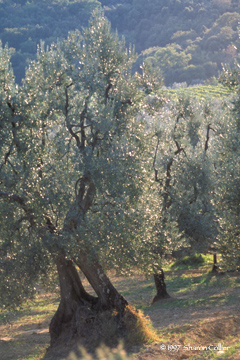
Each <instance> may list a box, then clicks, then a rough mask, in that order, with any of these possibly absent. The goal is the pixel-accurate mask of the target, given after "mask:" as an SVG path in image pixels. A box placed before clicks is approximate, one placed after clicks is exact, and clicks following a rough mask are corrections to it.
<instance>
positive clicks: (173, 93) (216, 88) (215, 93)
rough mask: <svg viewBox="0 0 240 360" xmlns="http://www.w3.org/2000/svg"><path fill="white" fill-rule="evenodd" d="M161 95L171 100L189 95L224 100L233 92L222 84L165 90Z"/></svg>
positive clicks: (161, 91)
mask: <svg viewBox="0 0 240 360" xmlns="http://www.w3.org/2000/svg"><path fill="white" fill-rule="evenodd" d="M159 93H160V94H162V95H163V96H167V97H169V98H170V99H177V98H178V96H179V95H182V94H185V95H187V94H189V95H191V96H192V97H197V98H199V99H203V98H212V99H224V98H226V97H228V96H231V95H232V92H231V91H230V90H229V89H228V88H226V87H224V86H223V85H221V84H218V85H199V86H190V87H187V88H178V89H163V90H160V91H159Z"/></svg>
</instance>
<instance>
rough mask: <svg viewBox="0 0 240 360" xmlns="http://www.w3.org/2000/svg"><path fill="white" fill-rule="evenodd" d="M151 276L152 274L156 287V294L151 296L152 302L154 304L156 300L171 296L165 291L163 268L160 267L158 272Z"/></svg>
mask: <svg viewBox="0 0 240 360" xmlns="http://www.w3.org/2000/svg"><path fill="white" fill-rule="evenodd" d="M153 276H154V281H155V286H156V289H157V295H156V296H155V297H154V298H153V301H152V303H153V304H154V303H155V302H156V301H158V300H162V299H168V298H170V297H171V296H170V295H169V294H168V292H167V286H166V284H165V280H164V278H165V277H164V272H163V269H161V270H160V272H159V273H157V274H154V275H153Z"/></svg>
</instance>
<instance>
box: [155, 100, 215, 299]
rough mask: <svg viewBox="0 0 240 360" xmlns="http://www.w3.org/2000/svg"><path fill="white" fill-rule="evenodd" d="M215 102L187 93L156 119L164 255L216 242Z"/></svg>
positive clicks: (188, 252)
mask: <svg viewBox="0 0 240 360" xmlns="http://www.w3.org/2000/svg"><path fill="white" fill-rule="evenodd" d="M213 106H215V105H211V104H209V103H208V102H204V101H199V100H197V99H193V98H190V97H185V96H183V97H180V98H179V99H178V100H177V101H176V102H172V103H167V104H166V105H165V106H164V107H163V108H162V109H161V111H159V112H156V114H155V118H154V119H153V131H154V134H155V136H154V139H155V141H156V144H155V150H154V161H153V166H154V171H155V181H156V182H157V183H158V186H159V194H158V198H159V199H160V200H159V201H160V203H161V211H160V214H161V215H160V218H159V224H158V229H159V234H165V237H163V236H162V237H160V236H159V242H158V248H157V249H159V253H161V254H162V255H163V257H164V255H165V256H166V255H174V256H175V257H178V258H179V257H184V256H186V255H192V254H195V253H202V252H205V251H207V250H208V249H209V247H210V246H212V245H213V243H214V242H215V241H216V237H217V234H218V227H217V217H216V215H215V208H214V206H213V203H212V201H213V190H214V183H215V180H214V178H215V173H214V161H215V160H214V159H215V156H214V148H213V144H214V138H215V132H216V130H215V125H214V124H215V121H216V120H215V114H216V113H217V111H216V109H215V107H213ZM213 109H214V110H215V113H214V111H213ZM219 111H220V110H219ZM160 219H161V220H160ZM156 236H158V233H157V234H156ZM156 243H157V240H156ZM163 265H164V263H163ZM160 298H161V296H160V295H159V297H158V299H160ZM156 300H157V299H156Z"/></svg>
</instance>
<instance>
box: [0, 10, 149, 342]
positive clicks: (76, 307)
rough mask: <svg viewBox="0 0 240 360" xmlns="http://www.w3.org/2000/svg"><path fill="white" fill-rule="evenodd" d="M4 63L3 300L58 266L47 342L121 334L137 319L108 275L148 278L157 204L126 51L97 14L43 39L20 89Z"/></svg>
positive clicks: (19, 296) (5, 60) (4, 55)
mask: <svg viewBox="0 0 240 360" xmlns="http://www.w3.org/2000/svg"><path fill="white" fill-rule="evenodd" d="M9 58H10V54H9V51H8V49H7V48H5V49H2V48H1V74H0V76H1V99H0V100H1V113H0V116H1V124H0V126H1V135H0V142H1V149H0V155H1V160H0V186H1V190H0V201H1V203H0V205H1V206H0V215H1V238H0V246H1V248H0V251H1V255H2V256H1V265H2V266H1V284H0V286H1V294H2V299H1V300H2V301H3V303H4V305H5V306H7V305H9V304H10V303H11V302H12V301H13V299H14V300H15V304H16V303H20V302H21V301H22V300H23V299H25V298H26V297H27V296H29V295H30V294H31V293H32V289H33V286H34V285H35V284H36V282H37V281H38V280H39V278H41V279H44V278H45V279H48V275H49V274H51V273H52V271H53V269H54V268H57V271H58V276H59V283H60V294H61V300H60V304H59V307H58V310H57V312H56V314H55V315H54V317H53V319H52V321H51V324H50V336H51V347H52V348H53V347H54V346H56V345H59V344H65V343H66V341H71V340H72V339H73V338H75V337H78V338H79V337H80V338H82V339H83V341H84V339H85V343H87V342H89V338H90V337H91V336H92V337H95V343H96V344H97V343H99V342H101V341H105V340H106V339H108V340H109V341H111V338H112V341H113V342H114V341H115V340H114V332H115V333H116V335H117V337H123V338H125V339H126V338H127V335H128V334H129V331H130V332H132V333H134V334H135V332H136V331H135V330H133V329H135V327H137V323H138V320H137V316H136V315H135V314H134V312H131V311H130V310H129V307H128V303H127V301H126V299H125V298H124V297H123V296H122V295H121V294H120V293H119V292H118V291H117V290H116V288H115V287H114V286H113V284H112V282H111V281H110V279H109V277H108V276H107V275H106V269H109V268H110V269H117V270H118V272H120V271H128V270H129V269H130V268H131V267H132V266H133V265H140V266H142V267H143V268H145V269H146V271H147V269H148V267H149V265H150V264H151V250H149V248H148V243H149V242H148V241H146V240H147V239H148V234H147V232H148V231H149V232H151V230H152V228H151V224H152V223H154V221H152V218H153V217H154V215H153V213H152V211H150V210H152V207H153V206H155V205H153V204H154V201H155V200H154V196H153V195H154V182H152V185H149V182H148V183H146V181H145V180H146V178H147V177H148V171H149V170H150V168H151V166H150V163H149V160H148V151H146V147H145V145H144V141H143V137H144V132H143V131H142V130H143V128H144V126H143V124H142V122H141V121H140V119H139V118H138V117H137V116H136V114H137V112H138V109H139V106H140V103H141V97H142V94H143V92H140V88H141V77H140V76H132V64H133V62H134V60H135V55H134V52H133V50H132V49H131V48H129V49H125V44H124V41H120V40H119V39H118V36H117V34H113V33H111V29H110V25H109V23H108V22H107V21H106V20H105V18H104V17H103V15H102V13H101V12H98V13H97V14H95V16H93V18H92V19H91V21H90V23H89V27H88V28H87V29H85V30H83V32H82V33H80V32H79V31H75V32H72V33H70V34H69V36H68V38H67V39H66V40H65V41H62V42H58V43H56V44H53V45H52V46H51V47H49V48H47V49H46V48H45V46H44V44H43V43H42V44H41V45H40V46H39V48H38V55H37V60H36V61H33V62H32V63H31V64H30V66H29V68H28V69H27V70H26V77H25V79H23V82H22V86H21V87H17V86H16V85H15V84H14V79H13V75H12V71H11V68H10V63H9ZM149 188H151V190H150V191H149ZM77 269H80V270H81V272H82V273H83V274H84V275H85V276H86V278H87V280H88V281H89V283H90V284H91V286H92V288H93V290H94V292H95V295H91V294H89V293H88V292H87V291H86V290H85V288H84V287H83V284H82V282H81V279H80V277H79V274H78V271H77ZM22 284H24V286H23V285H22ZM13 293H14V294H13ZM13 295H14V296H13ZM127 319H131V321H129V323H130V324H131V326H132V327H131V329H130V330H129V329H128V325H127V323H126V321H127ZM104 323H105V324H106V323H108V325H107V326H104ZM110 323H111V324H112V327H113V328H114V329H115V330H113V328H111V335H110V334H109V331H110V330H109V324H110ZM94 326H99V327H100V328H99V329H98V331H96V332H95V331H94Z"/></svg>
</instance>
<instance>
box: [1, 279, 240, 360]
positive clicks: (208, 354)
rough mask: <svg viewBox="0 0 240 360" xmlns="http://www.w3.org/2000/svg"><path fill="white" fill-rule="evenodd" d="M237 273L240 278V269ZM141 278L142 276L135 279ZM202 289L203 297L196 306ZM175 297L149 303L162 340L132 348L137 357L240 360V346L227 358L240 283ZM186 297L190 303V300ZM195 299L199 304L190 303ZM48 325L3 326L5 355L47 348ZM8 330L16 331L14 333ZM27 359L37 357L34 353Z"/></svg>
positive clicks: (237, 331)
mask: <svg viewBox="0 0 240 360" xmlns="http://www.w3.org/2000/svg"><path fill="white" fill-rule="evenodd" d="M234 276H237V278H239V277H240V274H237V275H234ZM140 280H141V279H140V278H139V279H137V281H136V284H137V283H138V284H139V282H140ZM119 281H120V280H119ZM119 286H120V287H121V283H119ZM123 286H124V287H126V286H125V285H124V284H123ZM140 286H141V284H140ZM131 289H132V287H131ZM199 294H201V299H200V300H201V301H199V303H197V305H196V300H198V298H199V296H200V295H199ZM147 296H149V294H147ZM171 296H172V297H171V298H170V299H166V300H162V301H159V302H157V303H156V304H154V305H151V306H147V307H146V308H145V310H144V313H145V315H147V316H149V318H150V319H151V321H152V324H153V327H154V328H155V329H157V331H158V336H159V339H161V340H160V341H157V342H156V343H154V344H151V345H149V346H144V347H143V348H141V349H140V348H138V347H135V348H134V347H133V348H132V349H131V356H132V357H133V358H134V359H135V360H152V359H156V360H172V359H174V360H182V359H194V360H195V359H212V358H213V357H212V356H213V355H214V359H227V360H239V359H240V348H239V349H238V350H237V352H233V353H232V354H231V355H229V356H228V355H227V356H228V357H226V351H227V348H229V349H231V347H233V345H234V343H236V340H238V341H239V339H240V301H239V299H240V286H236V287H232V288H231V287H226V288H223V287H219V288H218V287H216V286H215V287H213V288H212V289H211V287H207V288H206V289H205V290H204V289H201V291H200V292H199V291H198V290H197V289H195V290H192V291H188V292H187V293H183V294H181V295H179V293H178V294H174V293H173V294H171ZM49 299H50V298H49ZM208 299H214V301H213V302H211V301H208ZM224 299H229V300H227V301H225V300H224ZM186 300H188V301H190V302H188V303H185V302H186ZM223 300H224V301H223ZM191 301H192V303H193V304H194V305H191ZM48 326H49V321H48V320H47V321H43V322H42V321H39V322H37V323H32V325H31V330H26V328H25V327H22V328H20V327H18V326H17V324H14V323H12V324H9V325H5V326H4V328H3V326H0V333H1V331H2V334H3V333H4V334H5V335H3V336H1V335H0V348H1V351H0V359H4V360H8V359H9V360H10V359H14V360H16V359H19V358H18V353H19V352H21V349H23V350H24V351H23V352H25V353H27V351H28V347H29V353H31V352H30V351H31V349H32V348H33V345H34V346H36V348H37V347H38V348H41V349H44V348H46V346H47V345H48V344H49V341H50V338H49V334H48ZM8 327H9V328H8ZM7 334H12V337H11V336H8V335H7ZM13 341H14V343H13ZM13 344H14V346H13ZM15 344H17V347H16V346H15ZM42 354H43V355H44V351H43V353H42ZM43 355H42V356H43ZM21 358H22V357H21ZM24 359H28V360H32V359H30V358H29V357H26V358H25V357H24ZM37 359H39V357H38V358H37Z"/></svg>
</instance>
